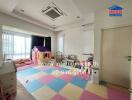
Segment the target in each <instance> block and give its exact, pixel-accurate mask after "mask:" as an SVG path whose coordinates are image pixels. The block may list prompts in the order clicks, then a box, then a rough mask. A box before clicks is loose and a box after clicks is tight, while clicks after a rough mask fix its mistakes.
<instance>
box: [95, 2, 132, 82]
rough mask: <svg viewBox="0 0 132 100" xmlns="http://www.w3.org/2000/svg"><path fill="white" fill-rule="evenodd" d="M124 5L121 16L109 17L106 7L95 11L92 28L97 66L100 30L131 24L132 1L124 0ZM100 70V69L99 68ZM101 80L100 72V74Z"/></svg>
mask: <svg viewBox="0 0 132 100" xmlns="http://www.w3.org/2000/svg"><path fill="white" fill-rule="evenodd" d="M121 6H122V7H124V13H123V16H122V17H109V15H108V11H107V8H106V9H105V10H101V11H99V12H96V13H95V28H94V29H95V30H94V33H95V34H94V36H95V38H94V52H95V61H96V62H97V63H98V67H99V68H101V66H100V62H101V40H102V38H101V33H102V32H101V30H102V29H103V28H113V27H119V26H126V25H132V10H131V9H132V1H131V0H130V1H129V2H126V3H124V4H122V5H121ZM100 71H101V70H100ZM100 80H101V74H100Z"/></svg>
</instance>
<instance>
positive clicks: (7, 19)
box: [0, 13, 56, 53]
mask: <svg viewBox="0 0 132 100" xmlns="http://www.w3.org/2000/svg"><path fill="white" fill-rule="evenodd" d="M2 25H6V26H11V27H15V28H18V29H21V30H25V31H27V32H33V33H36V34H38V35H44V36H51V40H52V47H51V49H52V52H53V53H54V52H56V34H54V32H53V31H51V30H48V29H46V28H42V27H40V26H37V25H34V24H31V23H28V22H26V21H23V20H20V19H17V18H14V17H12V16H8V15H6V14H3V13H0V26H2ZM0 38H1V36H0ZM0 40H1V39H0ZM0 43H1V42H0ZM0 46H1V44H0ZM0 48H1V47H0Z"/></svg>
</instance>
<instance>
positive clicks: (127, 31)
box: [102, 26, 132, 88]
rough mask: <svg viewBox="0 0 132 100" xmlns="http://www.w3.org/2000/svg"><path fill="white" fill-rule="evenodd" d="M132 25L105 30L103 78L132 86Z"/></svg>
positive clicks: (125, 85)
mask: <svg viewBox="0 0 132 100" xmlns="http://www.w3.org/2000/svg"><path fill="white" fill-rule="evenodd" d="M131 37H132V26H126V27H119V28H112V29H105V30H103V37H102V39H103V40H102V79H103V80H105V81H107V82H110V83H112V84H116V85H120V86H123V87H127V88H130V65H131V61H130V60H129V57H130V56H131Z"/></svg>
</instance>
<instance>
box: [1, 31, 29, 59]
mask: <svg viewBox="0 0 132 100" xmlns="http://www.w3.org/2000/svg"><path fill="white" fill-rule="evenodd" d="M2 43H3V53H4V54H5V56H6V58H7V59H19V58H30V48H31V37H30V36H27V35H16V34H13V32H12V31H11V32H9V31H3V34H2Z"/></svg>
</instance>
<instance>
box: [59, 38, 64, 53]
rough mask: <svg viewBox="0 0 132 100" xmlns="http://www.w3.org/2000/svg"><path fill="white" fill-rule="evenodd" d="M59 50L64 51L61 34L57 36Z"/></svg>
mask: <svg viewBox="0 0 132 100" xmlns="http://www.w3.org/2000/svg"><path fill="white" fill-rule="evenodd" d="M58 42H59V48H58V49H59V51H60V52H64V37H63V36H60V37H59V41H58Z"/></svg>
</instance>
